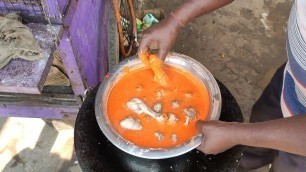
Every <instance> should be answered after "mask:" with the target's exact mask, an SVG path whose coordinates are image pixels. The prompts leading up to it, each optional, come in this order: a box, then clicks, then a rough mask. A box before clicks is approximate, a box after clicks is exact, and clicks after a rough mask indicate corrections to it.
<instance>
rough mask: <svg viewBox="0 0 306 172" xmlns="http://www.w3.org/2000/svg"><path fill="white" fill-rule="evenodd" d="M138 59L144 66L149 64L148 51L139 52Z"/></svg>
mask: <svg viewBox="0 0 306 172" xmlns="http://www.w3.org/2000/svg"><path fill="white" fill-rule="evenodd" d="M138 57H139V59H140V60H141V61H142V63H143V64H144V65H146V66H150V59H149V53H148V52H146V51H145V52H141V53H139V54H138Z"/></svg>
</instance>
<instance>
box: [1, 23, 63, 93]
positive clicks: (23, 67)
mask: <svg viewBox="0 0 306 172" xmlns="http://www.w3.org/2000/svg"><path fill="white" fill-rule="evenodd" d="M27 26H28V27H29V28H30V29H31V30H32V32H33V34H34V35H35V39H36V40H37V42H38V44H39V45H40V47H41V48H42V49H43V50H44V54H43V58H42V59H40V60H37V61H33V62H30V61H26V60H22V59H15V60H12V61H11V62H10V63H9V64H8V65H6V66H5V67H4V68H2V69H0V92H10V93H28V94H40V93H41V90H42V87H43V83H44V81H45V79H46V77H47V74H48V72H49V70H50V67H51V65H52V62H53V55H52V52H53V51H52V48H53V47H54V41H53V40H54V37H53V36H52V35H51V32H50V28H49V26H47V25H43V24H37V23H30V24H28V25H27ZM61 28H62V26H60V25H56V26H54V27H53V30H54V31H55V32H56V33H57V34H60V33H61Z"/></svg>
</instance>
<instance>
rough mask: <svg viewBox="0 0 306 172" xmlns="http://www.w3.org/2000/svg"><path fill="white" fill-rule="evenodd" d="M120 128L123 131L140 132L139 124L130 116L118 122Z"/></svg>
mask: <svg viewBox="0 0 306 172" xmlns="http://www.w3.org/2000/svg"><path fill="white" fill-rule="evenodd" d="M120 127H122V128H124V129H128V130H141V129H142V126H141V124H140V122H139V121H138V120H137V119H135V118H134V117H132V116H130V117H128V118H126V119H124V120H122V121H120Z"/></svg>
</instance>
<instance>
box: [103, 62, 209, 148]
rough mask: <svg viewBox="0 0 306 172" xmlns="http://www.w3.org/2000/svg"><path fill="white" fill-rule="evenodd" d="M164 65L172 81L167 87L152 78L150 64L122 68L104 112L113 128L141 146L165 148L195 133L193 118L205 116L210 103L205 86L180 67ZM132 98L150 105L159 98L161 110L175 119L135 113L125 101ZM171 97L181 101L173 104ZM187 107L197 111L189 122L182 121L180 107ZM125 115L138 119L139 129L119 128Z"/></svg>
mask: <svg viewBox="0 0 306 172" xmlns="http://www.w3.org/2000/svg"><path fill="white" fill-rule="evenodd" d="M163 68H164V70H165V72H166V73H167V75H168V77H169V78H170V81H171V82H169V83H168V85H167V87H163V86H161V85H160V84H159V83H158V82H155V81H154V80H153V78H154V73H153V71H152V69H150V68H149V67H143V68H140V69H136V70H130V71H129V70H126V69H125V70H123V72H124V73H125V75H124V76H123V77H122V78H121V79H120V80H119V81H118V82H117V83H116V84H115V86H114V87H113V88H112V90H111V93H110V95H109V97H108V104H107V112H108V117H109V120H110V122H111V124H112V125H113V127H114V129H115V130H116V131H117V132H118V133H119V134H120V135H121V136H122V137H123V138H125V139H126V140H128V141H130V142H132V143H134V144H136V145H139V146H142V147H147V148H168V147H172V146H175V145H178V144H181V143H183V142H185V141H187V140H189V139H190V138H191V137H193V136H195V135H196V134H197V132H198V131H197V129H196V121H197V120H206V119H207V117H208V113H209V106H210V104H209V95H208V92H207V90H206V88H205V86H204V85H203V84H201V83H200V82H199V81H197V80H196V79H195V78H194V77H193V76H192V75H191V74H189V73H187V72H184V71H182V70H181V69H178V68H175V67H170V66H167V65H165V66H164V67H163ZM160 93H161V94H160ZM191 94H192V95H191ZM190 95H191V96H190ZM160 96H161V97H160ZM133 98H139V99H141V100H143V101H144V102H145V103H146V104H147V106H148V107H149V108H151V109H153V105H154V104H155V103H157V102H161V103H162V104H163V107H162V112H163V113H169V112H171V113H173V114H175V115H176V117H177V118H178V119H179V120H178V122H177V123H175V124H169V123H167V122H164V123H160V122H158V121H156V119H154V118H150V117H148V115H146V114H144V113H143V114H140V115H138V114H136V113H135V112H133V111H131V110H130V109H128V107H127V105H126V104H127V102H128V101H129V100H131V99H133ZM174 100H176V101H179V102H180V106H179V107H178V108H172V106H171V103H172V101H174ZM186 107H195V108H196V111H197V116H196V119H194V120H191V121H190V122H189V124H188V125H184V123H185V119H186V118H185V116H186V115H185V114H184V113H183V109H184V108H186ZM127 116H133V117H134V118H136V119H138V120H139V121H140V123H141V125H142V129H141V130H137V131H135V130H127V129H124V128H121V126H120V121H122V120H123V119H125V118H126V117H127ZM155 132H159V133H162V134H163V135H164V138H163V139H162V140H161V141H158V139H157V137H156V136H155V135H154V133H155ZM174 133H175V134H176V135H177V138H178V141H177V142H175V143H174V142H173V141H172V140H171V134H174Z"/></svg>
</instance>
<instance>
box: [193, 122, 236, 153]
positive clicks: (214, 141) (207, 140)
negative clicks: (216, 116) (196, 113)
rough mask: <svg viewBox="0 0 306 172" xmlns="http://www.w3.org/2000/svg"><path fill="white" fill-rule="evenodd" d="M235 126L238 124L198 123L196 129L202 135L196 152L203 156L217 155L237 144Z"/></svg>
mask: <svg viewBox="0 0 306 172" xmlns="http://www.w3.org/2000/svg"><path fill="white" fill-rule="evenodd" d="M236 125H239V124H238V123H233V122H222V121H198V122H197V128H198V130H199V132H200V133H202V134H203V135H204V137H203V140H202V143H201V145H200V146H199V147H197V149H198V150H200V151H201V152H203V153H205V154H218V153H221V152H224V151H226V150H227V149H229V148H231V147H233V146H235V145H236V144H237V139H236V138H237V137H239V136H238V135H239V133H237V131H238V130H237V129H236Z"/></svg>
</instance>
